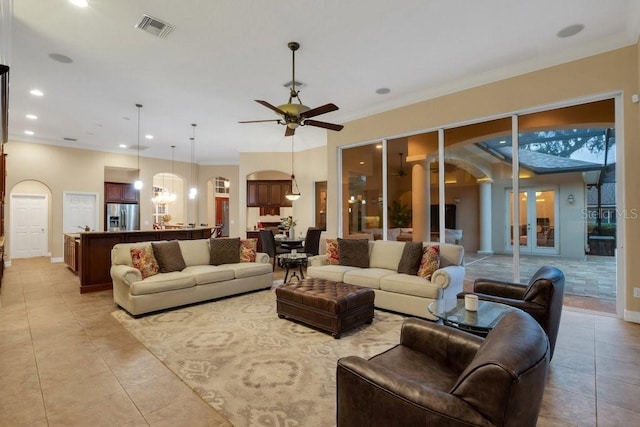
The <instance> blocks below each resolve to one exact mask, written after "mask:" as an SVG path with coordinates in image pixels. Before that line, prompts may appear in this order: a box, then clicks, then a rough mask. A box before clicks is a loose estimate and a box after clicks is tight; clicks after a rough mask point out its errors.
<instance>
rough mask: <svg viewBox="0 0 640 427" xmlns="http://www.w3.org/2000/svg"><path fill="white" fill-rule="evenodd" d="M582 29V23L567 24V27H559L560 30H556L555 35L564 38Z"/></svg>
mask: <svg viewBox="0 0 640 427" xmlns="http://www.w3.org/2000/svg"><path fill="white" fill-rule="evenodd" d="M582 30H584V25H582V24H574V25H569V26H568V27H565V28H563V29H561V30H560V31H558V33H557V34H556V36H558V37H560V38H563V39H564V38H567V37H571V36H575V35H576V34H578V33H579V32H580V31H582Z"/></svg>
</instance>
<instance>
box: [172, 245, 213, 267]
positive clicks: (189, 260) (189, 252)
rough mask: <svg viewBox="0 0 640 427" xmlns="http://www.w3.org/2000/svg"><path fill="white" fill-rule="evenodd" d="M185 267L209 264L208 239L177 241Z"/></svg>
mask: <svg viewBox="0 0 640 427" xmlns="http://www.w3.org/2000/svg"><path fill="white" fill-rule="evenodd" d="M178 243H179V244H180V251H182V258H184V263H185V264H186V265H187V267H189V266H191V265H208V264H209V239H195V240H178Z"/></svg>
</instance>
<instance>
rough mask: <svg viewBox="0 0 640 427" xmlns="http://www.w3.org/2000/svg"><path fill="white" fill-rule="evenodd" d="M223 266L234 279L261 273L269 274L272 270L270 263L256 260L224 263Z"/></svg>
mask: <svg viewBox="0 0 640 427" xmlns="http://www.w3.org/2000/svg"><path fill="white" fill-rule="evenodd" d="M224 267H225V268H228V269H229V270H231V271H232V272H233V274H234V277H235V278H236V279H244V278H245V277H254V276H260V275H262V274H269V273H272V272H273V267H272V266H271V264H265V263H258V262H239V263H236V264H226V265H225V266H224Z"/></svg>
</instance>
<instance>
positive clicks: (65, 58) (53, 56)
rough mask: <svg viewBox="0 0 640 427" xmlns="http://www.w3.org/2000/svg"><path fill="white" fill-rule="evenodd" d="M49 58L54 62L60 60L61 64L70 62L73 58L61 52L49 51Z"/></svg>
mask: <svg viewBox="0 0 640 427" xmlns="http://www.w3.org/2000/svg"><path fill="white" fill-rule="evenodd" d="M49 58H51V59H53V60H54V61H56V62H61V63H63V64H71V63H72V62H73V59H71V58H69V57H68V56H67V55H63V54H61V53H50V54H49Z"/></svg>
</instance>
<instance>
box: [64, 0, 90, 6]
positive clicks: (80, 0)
mask: <svg viewBox="0 0 640 427" xmlns="http://www.w3.org/2000/svg"><path fill="white" fill-rule="evenodd" d="M69 3H71V4H72V5H74V6H78V7H87V6H89V2H88V1H87V0H69Z"/></svg>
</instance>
